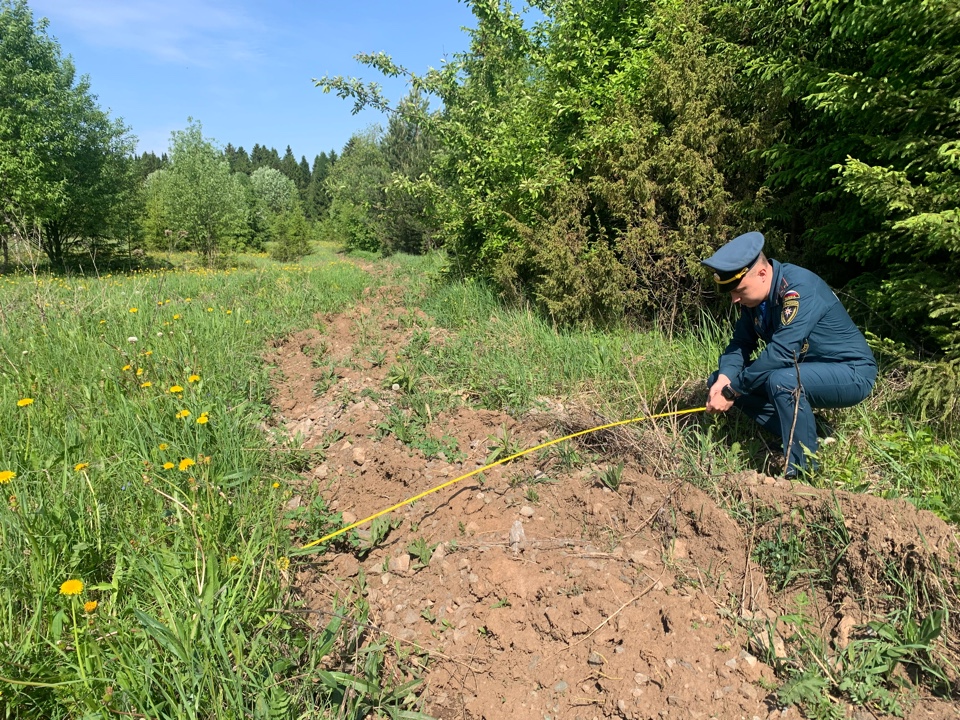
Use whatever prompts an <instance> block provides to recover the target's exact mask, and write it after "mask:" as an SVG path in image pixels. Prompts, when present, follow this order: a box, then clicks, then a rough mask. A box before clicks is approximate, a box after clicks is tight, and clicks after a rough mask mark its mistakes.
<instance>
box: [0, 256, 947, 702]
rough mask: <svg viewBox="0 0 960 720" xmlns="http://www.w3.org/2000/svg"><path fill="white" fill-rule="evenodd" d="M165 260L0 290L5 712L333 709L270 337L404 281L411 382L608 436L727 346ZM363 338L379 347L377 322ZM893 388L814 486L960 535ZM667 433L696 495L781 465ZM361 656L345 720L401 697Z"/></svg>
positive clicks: (936, 456)
mask: <svg viewBox="0 0 960 720" xmlns="http://www.w3.org/2000/svg"><path fill="white" fill-rule="evenodd" d="M169 260H170V262H168V263H165V266H164V267H163V268H161V269H155V270H144V271H138V272H130V273H117V274H103V275H99V276H97V275H82V274H75V275H67V276H57V275H46V274H45V275H36V276H34V275H29V274H12V275H6V276H0V438H2V441H0V483H2V485H0V491H2V502H0V564H2V568H3V571H2V573H0V645H2V652H0V709H3V710H4V711H5V714H6V717H44V718H67V717H71V718H80V717H103V716H105V715H110V716H113V715H114V714H116V715H124V716H126V715H133V716H135V717H150V718H201V717H202V718H239V717H254V718H267V717H271V718H274V717H318V718H319V717H336V716H342V707H343V706H344V705H343V704H344V702H345V701H344V698H345V696H346V695H345V691H344V687H343V683H344V682H348V683H349V681H348V680H346V681H345V680H344V678H335V677H333V676H332V675H330V674H321V675H320V679H321V680H322V682H320V683H316V682H314V676H313V674H311V673H308V672H307V670H311V671H312V669H313V668H316V667H318V666H319V665H320V664H321V663H320V660H321V658H322V657H323V656H324V655H325V654H327V653H328V652H329V651H330V649H331V647H332V646H333V644H334V643H335V642H338V643H341V646H342V644H343V642H342V638H341V636H340V634H341V632H342V630H343V627H342V625H341V621H340V620H339V619H338V618H337V617H333V619H332V620H330V622H329V624H328V625H326V628H325V630H324V631H322V632H316V631H314V630H312V629H310V628H308V627H307V626H306V625H304V624H303V623H302V622H301V621H300V620H298V619H296V616H292V615H289V614H284V613H281V612H277V610H278V609H282V608H283V606H284V603H285V602H287V598H286V597H285V588H286V585H287V583H288V579H289V576H290V573H291V572H292V568H291V562H293V563H296V562H297V560H296V557H295V552H293V551H294V548H293V547H292V545H293V542H292V540H291V538H290V536H289V534H288V531H287V530H286V523H285V522H284V521H283V505H284V502H285V500H286V497H287V495H285V493H286V490H287V488H288V483H289V482H290V480H291V479H292V478H293V477H294V471H295V470H296V469H297V468H296V463H297V460H298V455H297V453H296V452H279V451H277V442H278V441H277V439H274V438H271V437H270V436H269V431H268V430H267V427H268V426H269V423H268V422H265V421H267V420H268V418H269V414H270V412H271V411H270V406H269V397H270V393H271V389H270V381H269V377H268V371H269V369H268V368H267V367H265V365H264V361H263V359H262V358H263V354H264V351H265V349H266V348H267V347H268V345H269V344H270V342H271V341H272V340H275V339H278V338H281V337H283V336H284V335H286V334H287V333H289V332H290V331H293V330H296V329H301V328H305V327H317V326H318V324H317V320H316V317H315V316H316V313H318V312H327V311H337V310H340V309H344V308H346V307H348V306H350V305H351V304H352V303H354V302H355V301H356V300H357V299H358V298H359V297H360V295H361V293H362V292H363V290H364V289H365V288H367V287H370V286H373V285H377V284H381V283H384V282H389V283H400V284H402V285H404V287H406V288H407V301H408V304H409V306H410V307H413V306H418V307H421V308H422V309H423V310H425V311H426V312H427V313H428V315H429V316H430V317H431V322H432V323H433V324H435V325H436V326H438V327H440V328H444V330H445V332H446V337H445V338H444V341H443V342H442V343H439V342H434V340H435V338H432V337H431V336H430V331H429V329H428V328H426V327H423V328H418V329H417V333H418V334H416V335H415V340H414V342H413V343H412V344H411V348H408V351H407V354H406V357H407V358H408V367H407V368H406V369H404V372H405V373H406V374H407V375H408V376H410V377H411V378H414V379H415V384H417V385H418V387H420V388H422V389H424V391H426V390H430V391H431V392H438V393H442V395H443V397H445V398H446V400H445V402H447V403H448V404H455V403H458V402H469V403H472V404H475V405H477V406H481V407H489V408H498V409H499V408H502V409H506V410H508V411H510V412H514V413H520V412H524V411H527V410H530V409H533V408H536V407H538V406H540V405H542V404H543V402H544V399H546V398H550V399H559V400H561V401H564V402H575V403H577V404H580V405H582V406H585V407H591V408H593V409H594V410H595V411H596V413H597V414H598V415H599V416H602V417H605V418H606V419H608V420H617V419H622V418H627V417H635V416H637V415H643V414H647V413H649V412H654V411H658V410H661V409H670V408H682V407H691V406H695V405H701V404H702V403H703V395H704V392H703V390H704V388H703V380H702V379H703V378H705V377H706V375H707V374H708V372H709V371H710V369H712V367H713V365H714V363H715V359H716V355H717V353H718V352H719V350H720V348H721V347H722V345H723V343H724V340H725V334H726V332H727V330H726V329H725V327H724V326H723V324H722V323H721V324H718V323H717V322H714V321H710V320H704V322H703V323H702V324H701V326H700V327H698V328H688V329H687V330H686V331H683V332H678V333H677V334H675V335H674V336H672V337H667V336H664V335H663V334H661V333H656V332H649V333H639V332H635V331H629V330H627V329H621V330H605V331H600V330H558V329H557V328H555V327H552V326H551V325H550V324H549V323H548V322H545V321H544V320H542V319H540V318H538V317H537V316H536V315H535V314H534V313H532V312H530V311H528V310H524V309H507V308H504V307H503V306H502V305H501V303H500V302H499V301H498V299H497V297H496V295H495V294H494V293H493V292H492V291H490V290H489V289H487V288H485V287H484V286H483V285H482V284H478V283H469V282H468V283H439V282H436V283H434V282H432V281H431V280H432V279H435V278H438V277H440V276H441V275H442V273H441V272H440V270H441V266H442V263H443V259H442V258H441V257H440V256H428V257H420V258H413V257H406V256H398V257H395V258H392V259H390V260H389V261H382V264H381V265H380V270H378V272H377V273H376V274H375V275H373V274H368V273H366V272H364V271H363V270H362V269H360V267H359V266H358V265H357V264H356V263H354V262H352V261H350V259H348V258H344V257H342V256H339V255H336V254H335V253H334V252H333V251H332V250H330V249H321V250H320V251H318V252H317V253H316V254H314V255H312V256H311V257H309V258H307V259H305V260H304V261H303V262H302V263H301V264H298V265H289V266H285V265H280V264H277V263H274V262H272V261H270V260H268V259H266V258H265V257H243V258H242V259H241V260H242V261H241V263H240V264H239V267H238V268H233V269H225V270H206V269H201V268H194V269H190V267H189V262H190V261H189V258H186V257H174V258H170V259H169ZM721 320H722V319H721ZM362 331H363V328H358V332H362ZM369 344H370V351H371V352H376V351H377V350H378V348H377V347H376V336H375V333H374V332H371V335H370V341H369ZM410 382H411V386H412V385H413V384H414V380H411V381H410ZM894 390H895V388H893V387H892V386H891V385H890V384H889V383H888V382H887V381H883V382H881V384H880V386H879V387H878V390H877V392H876V393H875V394H874V396H873V397H872V398H871V399H870V400H869V401H868V402H867V403H865V404H863V405H862V406H860V407H858V408H855V409H852V410H848V411H843V412H840V413H835V414H834V415H832V416H831V418H830V419H831V421H832V422H833V423H834V425H835V429H836V434H835V441H834V442H833V443H832V444H829V445H826V446H825V447H824V448H823V451H822V453H823V456H822V465H823V472H822V473H821V475H820V476H819V477H818V478H812V479H811V482H814V483H823V482H826V481H825V480H824V478H830V481H831V482H832V483H835V484H837V485H839V486H841V487H846V488H848V489H853V490H858V491H869V492H874V493H877V494H881V495H889V496H895V497H907V498H909V499H910V500H911V501H912V502H914V503H915V504H917V505H919V506H921V507H926V508H930V509H932V510H934V511H935V512H937V513H939V514H940V515H941V516H943V517H944V518H946V519H948V520H950V521H953V522H957V521H958V520H960V459H958V456H957V454H956V452H955V451H954V450H953V449H952V444H951V442H952V438H950V437H945V436H943V434H942V433H940V434H938V433H937V431H936V429H935V428H932V427H931V426H929V425H928V424H925V423H921V422H919V421H918V420H912V421H911V420H910V419H909V416H908V415H907V414H906V413H905V411H904V409H903V406H901V405H900V404H899V401H898V400H897V398H898V394H897V393H896V392H895V391H894ZM434 406H435V407H436V405H434ZM675 431H676V432H675V433H673V434H671V438H672V439H671V440H670V441H669V442H671V443H672V444H671V453H673V454H672V456H671V457H673V458H676V457H680V458H682V462H680V463H679V464H678V463H676V462H675V460H671V464H670V468H671V469H670V472H673V473H675V474H676V475H677V476H678V477H685V478H687V479H690V480H692V481H694V482H697V483H699V484H701V485H703V486H709V485H710V483H711V482H712V481H713V480H712V479H713V478H715V477H716V476H717V475H719V474H720V473H723V472H727V471H736V470H740V469H746V468H754V469H758V470H764V469H768V467H767V466H766V464H765V463H767V462H768V459H769V451H768V449H767V447H766V446H765V442H766V445H774V446H775V443H774V442H773V441H772V440H770V439H767V440H766V441H764V439H763V438H760V437H758V434H757V433H756V431H755V430H754V429H753V428H752V427H749V426H748V425H747V424H745V423H742V422H736V421H733V422H728V421H727V420H725V419H715V418H705V417H699V418H695V419H692V420H691V421H689V422H686V423H683V424H680V425H678V426H676V427H675ZM279 442H281V443H282V442H283V441H282V440H280V441H279ZM290 449H291V448H287V450H290ZM293 449H294V450H295V448H293ZM291 557H293V560H292V561H291ZM341 602H342V607H338V608H331V610H332V611H336V612H339V613H340V614H342V615H350V616H352V617H353V618H354V619H357V620H360V621H362V620H363V619H364V618H365V614H364V613H365V608H364V607H363V604H362V601H360V600H359V599H357V598H343V599H341ZM348 644H349V643H348ZM360 666H362V670H360V671H359V672H360V676H359V677H358V679H356V681H355V683H354V684H353V686H352V687H353V690H354V695H355V696H356V695H359V696H365V695H366V696H368V698H369V702H368V704H367V705H362V703H361V704H359V705H355V706H354V714H351V715H348V716H349V717H364V713H365V711H366V710H369V709H372V708H375V707H379V706H381V705H384V706H386V705H388V704H389V701H390V700H391V698H393V699H396V698H399V697H401V691H400V690H397V691H396V695H395V696H391V695H390V692H387V691H386V690H385V689H384V688H383V687H378V686H377V684H376V683H377V682H378V680H379V678H378V673H379V672H380V668H381V665H380V663H379V661H378V660H377V659H376V658H375V657H373V655H372V654H370V653H368V654H367V661H365V662H360V663H358V667H360ZM338 683H339V684H338ZM338 707H340V708H341V710H340V711H338V710H337V708H338ZM338 712H340V713H341V715H338ZM391 714H392V715H393V716H394V717H407V718H414V717H418V715H417V714H416V713H414V712H412V711H401V710H398V709H396V708H394V709H393V710H392V711H391Z"/></svg>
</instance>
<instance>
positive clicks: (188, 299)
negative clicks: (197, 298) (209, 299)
mask: <svg viewBox="0 0 960 720" xmlns="http://www.w3.org/2000/svg"><path fill="white" fill-rule="evenodd" d="M184 302H193V298H186V299H185V300H184Z"/></svg>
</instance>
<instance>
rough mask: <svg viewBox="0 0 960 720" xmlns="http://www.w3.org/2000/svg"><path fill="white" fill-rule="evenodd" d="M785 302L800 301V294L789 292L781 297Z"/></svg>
mask: <svg viewBox="0 0 960 720" xmlns="http://www.w3.org/2000/svg"><path fill="white" fill-rule="evenodd" d="M781 297H782V298H783V299H784V300H785V301H786V300H800V293H798V292H797V291H796V290H788V291H787V292H785V293H784V294H783V295H782V296H781Z"/></svg>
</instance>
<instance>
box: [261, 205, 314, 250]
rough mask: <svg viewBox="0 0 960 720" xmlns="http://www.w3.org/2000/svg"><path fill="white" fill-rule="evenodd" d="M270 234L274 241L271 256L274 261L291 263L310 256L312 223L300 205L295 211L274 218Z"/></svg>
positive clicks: (284, 212)
mask: <svg viewBox="0 0 960 720" xmlns="http://www.w3.org/2000/svg"><path fill="white" fill-rule="evenodd" d="M270 234H271V238H272V240H273V244H272V245H271V246H270V256H271V257H272V258H273V259H274V260H279V261H281V262H289V261H290V260H297V259H299V258H301V257H303V256H305V255H309V254H310V236H311V228H310V223H309V222H308V221H307V219H306V218H305V217H304V215H303V212H302V211H301V209H300V207H299V204H298V205H297V207H296V208H295V209H292V210H286V211H283V212H281V213H279V214H278V215H276V216H275V217H274V219H273V222H272V224H271V227H270Z"/></svg>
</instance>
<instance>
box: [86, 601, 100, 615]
mask: <svg viewBox="0 0 960 720" xmlns="http://www.w3.org/2000/svg"><path fill="white" fill-rule="evenodd" d="M99 605H100V603H98V602H97V601H96V600H89V601H88V602H85V603H84V604H83V611H84V612H85V613H92V612H93V611H94V610H96V609H97V607H98V606H99Z"/></svg>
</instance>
